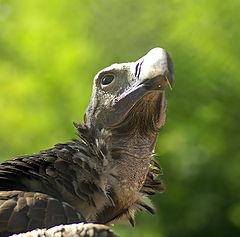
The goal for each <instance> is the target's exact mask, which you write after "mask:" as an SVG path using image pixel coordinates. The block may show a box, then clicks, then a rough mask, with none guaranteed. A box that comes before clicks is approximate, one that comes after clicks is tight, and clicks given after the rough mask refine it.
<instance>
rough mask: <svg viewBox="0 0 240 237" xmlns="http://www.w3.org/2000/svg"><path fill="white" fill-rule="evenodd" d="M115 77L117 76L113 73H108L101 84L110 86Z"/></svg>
mask: <svg viewBox="0 0 240 237" xmlns="http://www.w3.org/2000/svg"><path fill="white" fill-rule="evenodd" d="M114 79H115V76H114V75H113V74H106V75H104V76H103V77H102V79H101V86H102V87H103V88H104V87H107V86H109V85H110V84H111V83H112V82H113V81H114Z"/></svg>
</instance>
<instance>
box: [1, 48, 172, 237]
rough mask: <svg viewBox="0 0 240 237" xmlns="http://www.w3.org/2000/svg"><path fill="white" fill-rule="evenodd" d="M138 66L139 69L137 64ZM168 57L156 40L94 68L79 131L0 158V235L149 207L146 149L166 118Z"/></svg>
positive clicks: (105, 219)
mask: <svg viewBox="0 0 240 237" xmlns="http://www.w3.org/2000/svg"><path fill="white" fill-rule="evenodd" d="M141 70H142V71H141ZM172 71H173V69H172V63H171V60H170V58H169V56H168V55H167V53H166V52H165V51H164V50H162V49H159V48H156V49H154V50H152V51H150V52H149V53H148V54H147V55H146V56H145V57H143V58H141V59H139V60H138V61H137V62H135V63H125V64H114V65H112V66H110V67H108V68H106V69H104V70H102V71H100V72H99V73H98V74H97V75H96V77H95V80H94V87H93V94H92V98H91V101H90V104H89V106H88V109H87V112H86V116H85V119H84V123H83V124H76V123H75V124H74V125H75V127H76V128H77V131H78V136H79V139H73V140H72V142H68V143H61V144H56V145H55V146H54V147H53V148H51V149H48V150H44V151H41V152H39V153H35V154H32V155H25V156H18V157H16V158H14V159H13V160H9V161H6V162H4V163H2V164H1V165H0V236H4V235H8V234H10V233H18V232H25V231H28V230H32V229H35V228H48V227H51V226H55V225H58V224H68V223H78V222H82V221H85V222H91V223H102V224H109V223H113V222H115V221H117V220H121V219H126V220H128V221H129V222H130V223H131V224H133V223H134V221H133V214H134V211H135V210H138V209H140V210H143V209H146V210H148V211H150V212H154V210H153V208H152V205H151V204H150V202H149V201H148V200H147V198H146V194H149V195H152V194H155V193H156V192H160V191H161V190H162V189H163V187H162V184H161V181H160V180H159V179H157V178H156V176H157V175H158V174H159V173H160V169H159V166H158V165H157V163H156V162H155V161H154V160H153V156H152V153H153V150H154V146H155V142H156V139H157V136H158V132H159V129H160V128H161V127H162V126H163V124H164V122H165V109H166V101H165V94H164V89H165V87H166V85H167V83H169V82H170V84H172V82H173V75H172V73H173V72H172Z"/></svg>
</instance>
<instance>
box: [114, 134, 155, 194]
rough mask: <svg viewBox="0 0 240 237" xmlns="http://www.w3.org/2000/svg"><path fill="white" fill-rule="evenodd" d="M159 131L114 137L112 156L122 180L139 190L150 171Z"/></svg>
mask: <svg viewBox="0 0 240 237" xmlns="http://www.w3.org/2000/svg"><path fill="white" fill-rule="evenodd" d="M156 139H157V133H155V134H153V135H152V136H136V137H129V136H126V137H118V136H114V135H113V137H112V158H113V159H114V162H115V163H117V164H118V165H117V173H118V176H119V179H120V183H121V182H126V183H127V184H128V186H129V187H131V188H132V189H135V190H137V191H139V190H140V189H141V187H142V185H143V183H144V180H145V178H146V175H147V173H148V169H149V165H150V161H151V156H152V152H153V149H154V145H155V143H156Z"/></svg>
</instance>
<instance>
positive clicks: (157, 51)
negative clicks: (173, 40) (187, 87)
mask: <svg viewBox="0 0 240 237" xmlns="http://www.w3.org/2000/svg"><path fill="white" fill-rule="evenodd" d="M132 70H133V69H132ZM135 77H137V78H138V79H139V81H141V82H142V83H144V82H148V83H149V82H150V81H151V80H156V78H162V80H159V85H161V86H163V87H164V88H165V87H166V85H169V87H170V88H171V89H172V87H173V83H174V69H173V62H172V60H171V58H170V56H169V54H168V53H167V52H166V51H165V50H164V49H162V48H154V49H152V50H150V51H149V52H148V53H147V54H146V55H145V56H143V57H142V58H140V59H139V60H137V61H136V66H135ZM155 83H156V82H155ZM155 83H153V84H155Z"/></svg>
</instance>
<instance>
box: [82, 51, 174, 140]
mask: <svg viewBox="0 0 240 237" xmlns="http://www.w3.org/2000/svg"><path fill="white" fill-rule="evenodd" d="M173 81H174V75H173V63H172V60H171V58H170V56H169V55H168V53H167V52H166V51H165V50H164V49H162V48H154V49H152V50H150V51H149V52H148V53H147V54H146V55H145V56H143V57H142V58H140V59H138V60H137V61H136V62H129V63H122V64H113V65H111V66H109V67H107V68H105V69H103V70H101V71H100V72H99V73H98V74H97V75H96V76H95V78H94V85H93V92H92V97H91V103H90V104H89V106H88V108H87V112H86V115H85V123H86V124H87V125H88V126H89V127H92V126H95V127H97V128H100V129H101V128H106V129H110V130H112V131H117V133H118V134H123V133H124V134H126V135H131V136H136V135H141V136H142V135H148V134H155V133H156V132H158V131H159V129H160V128H161V126H162V125H163V124H164V121H165V107H166V101H165V93H164V90H165V88H166V86H168V85H169V86H170V88H172V86H173Z"/></svg>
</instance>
